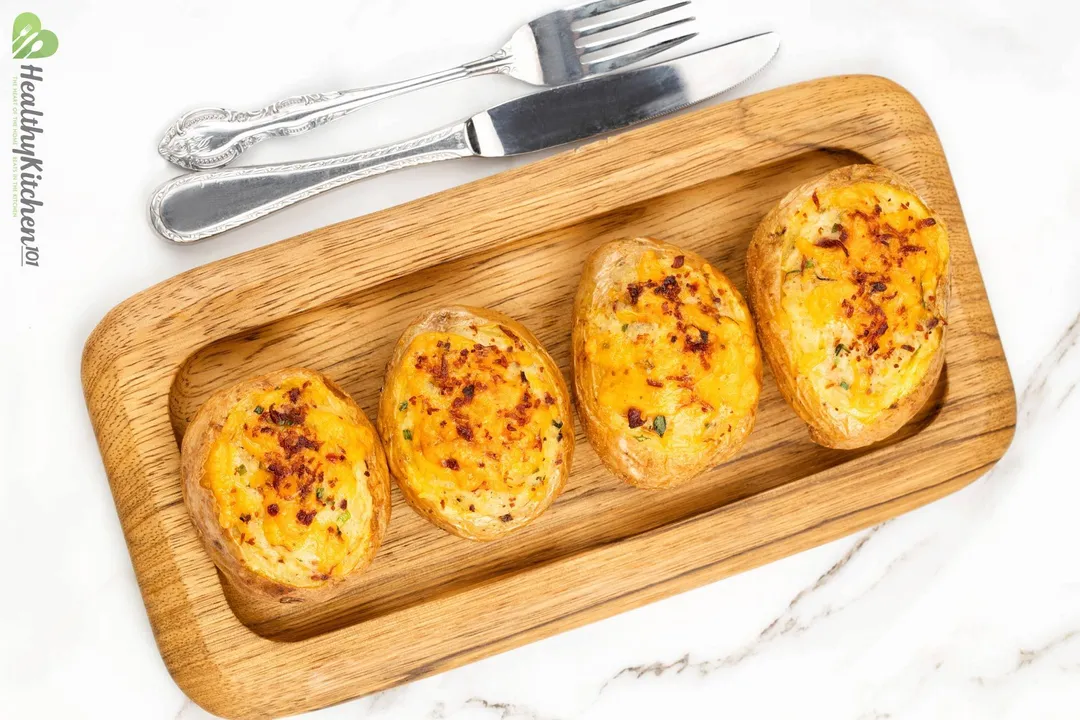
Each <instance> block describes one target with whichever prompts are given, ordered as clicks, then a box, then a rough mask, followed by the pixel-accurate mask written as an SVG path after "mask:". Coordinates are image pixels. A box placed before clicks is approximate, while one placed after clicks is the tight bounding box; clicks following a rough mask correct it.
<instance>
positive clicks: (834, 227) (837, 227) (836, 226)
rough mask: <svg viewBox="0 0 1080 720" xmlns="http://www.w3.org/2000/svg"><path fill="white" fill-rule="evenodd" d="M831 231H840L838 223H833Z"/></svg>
mask: <svg viewBox="0 0 1080 720" xmlns="http://www.w3.org/2000/svg"><path fill="white" fill-rule="evenodd" d="M832 231H833V232H840V223H833V226H832Z"/></svg>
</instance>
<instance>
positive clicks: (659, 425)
mask: <svg viewBox="0 0 1080 720" xmlns="http://www.w3.org/2000/svg"><path fill="white" fill-rule="evenodd" d="M702 334H704V333H702ZM652 426H653V430H655V431H656V434H657V435H659V436H660V437H664V432H665V431H667V418H666V417H664V416H663V415H657V416H656V417H655V418H653V421H652Z"/></svg>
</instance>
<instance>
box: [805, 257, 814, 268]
mask: <svg viewBox="0 0 1080 720" xmlns="http://www.w3.org/2000/svg"><path fill="white" fill-rule="evenodd" d="M802 266H803V270H806V269H808V268H812V267H814V261H813V260H811V259H810V258H807V259H806V260H803V264H802Z"/></svg>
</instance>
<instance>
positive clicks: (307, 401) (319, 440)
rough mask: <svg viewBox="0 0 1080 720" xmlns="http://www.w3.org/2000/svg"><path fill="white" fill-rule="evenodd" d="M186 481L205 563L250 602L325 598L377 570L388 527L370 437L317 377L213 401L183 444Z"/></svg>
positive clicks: (287, 375) (251, 387)
mask: <svg viewBox="0 0 1080 720" xmlns="http://www.w3.org/2000/svg"><path fill="white" fill-rule="evenodd" d="M181 474H182V480H183V495H184V502H185V503H186V505H187V508H188V511H189V513H190V514H191V519H192V521H193V522H194V524H195V528H196V530H197V531H198V534H199V536H200V537H201V539H202V541H203V543H204V544H205V546H206V549H207V551H208V552H209V553H210V557H211V558H212V559H213V561H214V563H215V564H216V565H217V566H218V568H219V569H220V570H221V572H222V573H223V574H224V576H225V577H226V579H227V580H228V581H229V582H230V583H231V584H232V585H233V587H234V589H236V590H238V591H239V592H241V593H242V594H244V596H245V597H248V598H250V599H253V600H259V601H265V600H273V599H276V600H278V601H280V602H297V601H313V600H319V599H322V598H324V597H329V596H330V595H332V594H333V593H335V592H337V591H339V590H340V589H341V587H342V586H343V585H344V584H345V581H346V580H347V579H348V578H351V577H356V576H357V575H359V574H360V571H361V570H362V569H363V568H365V567H366V566H367V565H368V564H369V563H370V562H371V561H372V559H373V558H374V557H375V553H376V551H377V550H378V548H379V544H380V543H381V541H382V538H383V535H384V534H385V532H386V526H387V524H388V523H389V521H390V479H389V474H388V472H387V468H386V457H385V455H384V454H383V449H382V446H381V445H380V444H379V440H378V436H377V435H376V432H375V428H374V427H373V426H372V424H371V422H370V421H369V420H368V419H367V416H366V415H365V414H364V411H363V410H361V409H360V408H359V407H358V406H357V405H356V403H355V402H354V401H353V399H352V398H351V397H349V395H348V394H346V393H345V391H344V390H342V389H341V388H340V387H338V386H337V385H336V384H335V383H334V382H333V381H331V380H330V379H329V378H327V377H325V376H323V375H321V374H320V373H317V372H314V371H312V370H305V369H301V368H291V369H286V370H280V371H278V372H273V373H270V374H268V375H262V376H260V377H255V378H251V379H249V380H245V381H243V382H241V383H239V384H237V385H234V386H232V387H229V388H225V389H223V390H221V391H219V392H217V393H215V394H214V395H213V396H212V397H210V399H208V400H207V401H206V403H205V404H203V406H202V407H201V408H200V409H199V411H198V413H197V414H196V415H195V418H194V420H192V422H191V424H190V425H189V426H188V429H187V431H186V432H185V433H184V439H183V443H182V447H181Z"/></svg>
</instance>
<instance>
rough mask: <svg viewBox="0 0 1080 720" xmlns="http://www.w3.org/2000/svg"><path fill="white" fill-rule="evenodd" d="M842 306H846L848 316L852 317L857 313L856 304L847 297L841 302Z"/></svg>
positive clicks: (845, 313) (845, 310) (845, 312)
mask: <svg viewBox="0 0 1080 720" xmlns="http://www.w3.org/2000/svg"><path fill="white" fill-rule="evenodd" d="M840 307H842V308H844V315H846V316H847V317H851V316H852V315H854V314H855V306H854V305H852V304H851V301H850V300H848V299H847V298H844V299H843V301H842V302H841V303H840Z"/></svg>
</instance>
